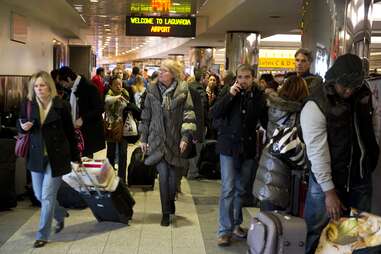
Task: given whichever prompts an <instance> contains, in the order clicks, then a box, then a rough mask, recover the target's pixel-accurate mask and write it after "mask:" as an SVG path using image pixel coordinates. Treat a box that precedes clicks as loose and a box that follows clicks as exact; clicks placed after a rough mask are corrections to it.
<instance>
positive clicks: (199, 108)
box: [188, 69, 208, 179]
mask: <svg viewBox="0 0 381 254" xmlns="http://www.w3.org/2000/svg"><path fill="white" fill-rule="evenodd" d="M194 77H195V81H193V82H192V83H190V84H189V85H188V87H189V92H190V94H191V96H192V101H193V105H194V106H193V107H194V113H195V115H196V126H197V131H196V133H195V136H194V139H195V140H196V141H197V143H196V152H197V155H196V157H194V158H192V159H190V160H189V171H188V179H196V178H197V177H199V176H200V175H199V172H198V170H199V169H198V168H197V162H198V158H199V156H200V152H201V148H202V143H203V142H204V139H205V124H206V121H207V114H208V96H207V95H206V91H205V89H204V87H203V86H202V84H201V82H200V81H201V78H202V71H201V70H197V69H195V70H194Z"/></svg>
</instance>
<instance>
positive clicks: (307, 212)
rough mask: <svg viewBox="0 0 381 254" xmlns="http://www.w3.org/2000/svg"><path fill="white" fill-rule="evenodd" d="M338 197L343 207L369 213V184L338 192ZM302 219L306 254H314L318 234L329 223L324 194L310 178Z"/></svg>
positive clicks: (370, 193)
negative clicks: (304, 227) (305, 233)
mask: <svg viewBox="0 0 381 254" xmlns="http://www.w3.org/2000/svg"><path fill="white" fill-rule="evenodd" d="M336 191H337V193H338V196H339V198H340V201H341V202H342V203H343V205H344V206H345V207H346V208H347V209H348V210H347V212H348V211H349V209H350V208H351V207H353V208H357V209H359V210H362V211H370V208H371V200H372V199H371V196H372V186H371V184H366V185H361V186H354V187H351V189H350V191H349V192H346V191H344V190H343V191H341V192H340V191H338V190H336ZM304 218H305V220H306V223H307V242H306V253H307V254H310V253H311V254H312V253H315V250H316V248H317V246H318V243H319V238H320V234H321V232H322V231H323V229H324V227H325V226H326V225H327V224H328V222H329V217H328V214H327V212H326V208H325V194H324V192H323V190H322V189H321V187H320V185H319V184H318V183H317V182H316V181H315V179H314V178H313V177H312V173H311V176H310V179H309V185H308V192H307V198H306V205H305V208H304Z"/></svg>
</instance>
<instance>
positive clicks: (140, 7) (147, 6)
mask: <svg viewBox="0 0 381 254" xmlns="http://www.w3.org/2000/svg"><path fill="white" fill-rule="evenodd" d="M130 11H131V13H146V14H148V13H153V12H159V13H177V14H191V11H192V5H191V2H190V1H185V2H182V3H176V5H173V4H172V5H170V6H169V9H168V7H165V8H162V7H160V8H158V7H157V6H155V5H154V6H153V5H152V4H151V3H131V4H130Z"/></svg>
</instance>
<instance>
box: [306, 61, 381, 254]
mask: <svg viewBox="0 0 381 254" xmlns="http://www.w3.org/2000/svg"><path fill="white" fill-rule="evenodd" d="M325 80H326V81H325V83H324V84H323V86H320V89H317V90H316V91H315V92H314V93H313V94H312V95H311V96H310V97H309V98H308V99H307V102H306V103H305V105H304V107H303V109H302V112H301V118H300V122H301V127H302V131H303V138H304V141H305V144H306V148H307V156H308V159H309V161H310V162H311V172H312V173H311V174H310V176H311V177H310V180H309V187H308V193H307V200H306V206H305V219H306V222H307V228H308V235H307V245H306V252H307V253H314V252H315V249H316V247H317V244H318V241H319V236H320V234H321V232H322V230H323V228H324V227H325V226H326V225H327V223H328V221H329V219H330V218H331V219H333V220H337V219H338V218H340V216H341V215H343V214H344V215H345V214H347V213H348V212H349V208H351V207H354V208H357V209H360V210H363V211H370V206H371V193H372V181H371V179H372V172H373V170H374V169H375V167H376V164H377V160H378V151H379V148H378V145H377V143H376V139H375V135H374V132H373V124H372V115H373V109H372V101H371V92H370V90H369V88H368V86H367V85H366V83H364V72H363V67H362V61H361V59H360V58H359V57H358V56H356V55H352V54H346V55H343V56H340V57H339V58H338V59H337V60H336V62H335V63H334V64H333V66H332V67H331V68H330V69H329V70H328V71H327V73H326V75H325Z"/></svg>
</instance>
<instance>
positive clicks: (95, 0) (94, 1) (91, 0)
mask: <svg viewBox="0 0 381 254" xmlns="http://www.w3.org/2000/svg"><path fill="white" fill-rule="evenodd" d="M90 2H91V3H98V0H90Z"/></svg>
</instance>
